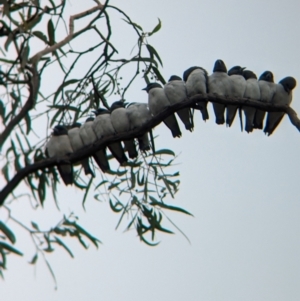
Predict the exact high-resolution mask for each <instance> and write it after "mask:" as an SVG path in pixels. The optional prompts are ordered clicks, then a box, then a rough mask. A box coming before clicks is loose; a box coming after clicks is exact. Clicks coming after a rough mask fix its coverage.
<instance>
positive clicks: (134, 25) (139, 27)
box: [122, 19, 143, 31]
mask: <svg viewBox="0 0 300 301" xmlns="http://www.w3.org/2000/svg"><path fill="white" fill-rule="evenodd" d="M122 20H123V21H125V22H126V23H128V24H130V25H132V26H133V27H136V28H138V29H139V30H140V31H143V28H142V26H140V25H138V24H136V23H133V22H131V21H128V20H126V19H122Z"/></svg>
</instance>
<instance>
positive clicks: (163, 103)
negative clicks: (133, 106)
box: [142, 83, 181, 138]
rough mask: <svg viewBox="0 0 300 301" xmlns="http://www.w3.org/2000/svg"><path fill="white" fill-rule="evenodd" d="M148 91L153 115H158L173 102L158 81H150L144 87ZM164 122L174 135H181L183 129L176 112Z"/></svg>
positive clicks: (149, 104)
mask: <svg viewBox="0 0 300 301" xmlns="http://www.w3.org/2000/svg"><path fill="white" fill-rule="evenodd" d="M142 90H145V91H147V93H148V106H149V110H150V112H151V114H152V115H153V116H156V115H158V114H159V113H160V112H162V111H163V110H165V109H166V108H167V107H169V106H170V105H171V104H170V102H169V100H168V98H167V96H166V94H165V91H164V89H163V88H162V86H161V85H160V84H158V83H149V84H148V85H147V87H146V88H144V89H142ZM163 122H164V124H165V125H166V126H167V127H168V128H169V129H170V130H171V132H172V135H173V137H174V138H175V137H178V138H180V137H181V131H180V128H179V125H178V123H177V120H176V117H175V115H174V114H171V115H170V116H168V117H167V118H165V119H164V120H163Z"/></svg>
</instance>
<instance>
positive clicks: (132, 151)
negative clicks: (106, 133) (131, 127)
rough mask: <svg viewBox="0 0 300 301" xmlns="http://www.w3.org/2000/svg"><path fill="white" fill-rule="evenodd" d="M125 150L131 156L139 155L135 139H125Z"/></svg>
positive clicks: (132, 157)
mask: <svg viewBox="0 0 300 301" xmlns="http://www.w3.org/2000/svg"><path fill="white" fill-rule="evenodd" d="M124 144H125V150H126V151H127V152H128V155H129V158H131V159H134V158H136V157H137V156H138V152H137V150H136V146H135V142H134V139H131V140H126V141H124Z"/></svg>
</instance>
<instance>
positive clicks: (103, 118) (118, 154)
mask: <svg viewBox="0 0 300 301" xmlns="http://www.w3.org/2000/svg"><path fill="white" fill-rule="evenodd" d="M93 113H95V115H96V116H97V117H96V118H95V121H94V123H93V126H92V127H93V130H94V131H95V133H96V136H97V138H98V139H102V138H104V137H107V136H113V135H115V129H114V127H113V125H112V122H111V118H110V111H108V110H106V109H102V108H99V109H98V110H97V111H93ZM107 147H108V148H109V150H110V152H111V153H112V155H113V156H114V157H115V158H116V159H117V161H118V162H119V163H120V164H121V165H125V164H126V162H127V161H128V159H127V157H126V155H125V152H124V149H123V147H122V144H121V141H118V142H113V143H110V144H109V145H108V146H107Z"/></svg>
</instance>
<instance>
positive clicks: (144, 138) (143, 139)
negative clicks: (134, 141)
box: [138, 133, 150, 152]
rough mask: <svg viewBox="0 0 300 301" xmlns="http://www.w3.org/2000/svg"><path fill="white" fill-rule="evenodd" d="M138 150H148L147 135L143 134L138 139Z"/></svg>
mask: <svg viewBox="0 0 300 301" xmlns="http://www.w3.org/2000/svg"><path fill="white" fill-rule="evenodd" d="M138 142H139V146H140V150H141V151H143V152H145V151H149V150H150V143H149V138H148V133H145V134H144V135H143V136H142V137H139V138H138Z"/></svg>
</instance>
